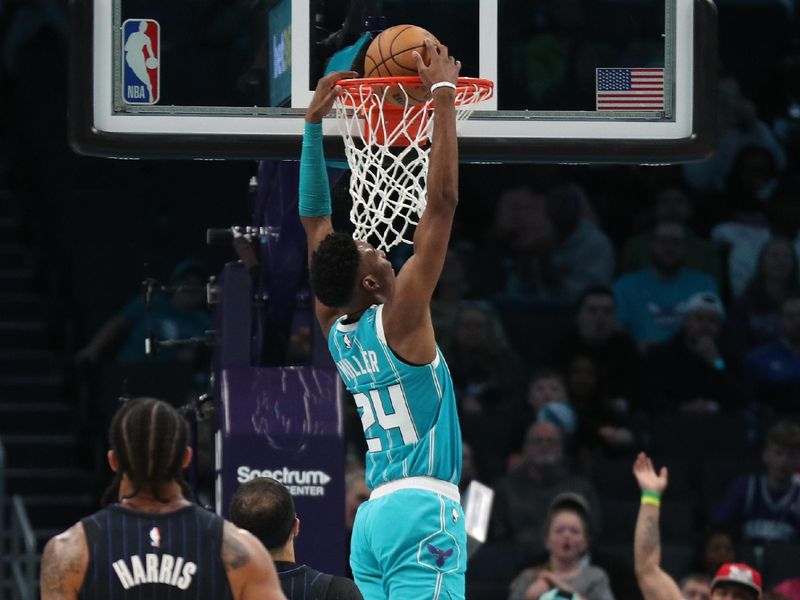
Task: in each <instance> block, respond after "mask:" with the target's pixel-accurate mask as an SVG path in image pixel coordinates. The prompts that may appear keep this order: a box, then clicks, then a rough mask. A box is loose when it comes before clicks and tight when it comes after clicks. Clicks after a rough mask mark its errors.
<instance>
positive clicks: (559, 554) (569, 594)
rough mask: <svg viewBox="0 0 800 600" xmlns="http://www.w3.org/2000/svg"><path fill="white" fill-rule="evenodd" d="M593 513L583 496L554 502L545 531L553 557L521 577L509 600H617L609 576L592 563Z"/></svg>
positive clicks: (568, 496)
mask: <svg viewBox="0 0 800 600" xmlns="http://www.w3.org/2000/svg"><path fill="white" fill-rule="evenodd" d="M589 512H590V509H589V503H588V501H587V500H586V498H584V497H583V496H581V495H580V494H576V493H574V492H563V493H561V494H559V495H558V496H556V497H555V498H554V499H553V501H552V502H551V503H550V509H549V511H548V515H547V520H546V522H545V527H544V538H545V546H546V547H547V550H548V551H549V553H550V556H549V558H548V560H547V562H546V563H544V564H543V565H539V566H537V567H533V568H529V569H525V570H524V571H522V573H520V574H519V575H518V576H517V578H516V579H515V580H514V581H513V582H512V584H511V595H510V596H509V600H542V599H557V598H566V599H570V600H572V599H580V600H614V594H613V592H612V591H611V586H610V584H609V580H608V575H606V572H605V571H604V570H603V569H601V568H599V567H597V566H594V565H592V564H591V563H590V558H589Z"/></svg>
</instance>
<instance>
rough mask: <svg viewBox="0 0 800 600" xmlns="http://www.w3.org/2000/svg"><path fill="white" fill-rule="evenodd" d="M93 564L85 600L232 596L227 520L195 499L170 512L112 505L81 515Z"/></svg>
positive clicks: (207, 599) (205, 599)
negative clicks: (225, 558)
mask: <svg viewBox="0 0 800 600" xmlns="http://www.w3.org/2000/svg"><path fill="white" fill-rule="evenodd" d="M81 524H82V525H83V529H84V531H85V532H86V543H87V544H88V546H89V567H88V569H87V571H86V577H84V580H83V586H82V587H81V591H80V598H81V600H133V599H136V600H138V599H140V598H148V599H152V600H187V599H189V598H191V599H192V600H195V599H196V600H226V599H228V600H232V598H233V595H232V594H231V590H230V586H229V585H228V577H227V575H226V573H225V567H224V565H223V563H222V557H221V552H222V527H223V524H224V521H223V519H222V518H220V517H218V516H217V515H215V514H213V513H211V512H209V511H207V510H205V509H204V508H201V507H199V506H197V505H192V506H186V507H184V508H180V509H178V510H175V511H172V512H167V513H143V512H137V511H134V510H129V509H127V508H123V507H121V506H119V505H116V504H115V505H112V506H109V507H107V508H105V509H103V510H101V511H99V512H96V513H95V514H93V515H91V516H89V517H86V518H85V519H82V520H81Z"/></svg>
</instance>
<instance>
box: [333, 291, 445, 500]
mask: <svg viewBox="0 0 800 600" xmlns="http://www.w3.org/2000/svg"><path fill="white" fill-rule="evenodd" d="M382 315H383V305H373V306H372V307H370V308H368V309H367V310H366V311H365V312H364V314H363V315H362V316H361V318H360V319H359V320H358V321H357V322H355V323H349V324H345V323H343V322H342V321H343V320H344V318H345V317H341V318H340V319H338V320H337V321H336V323H335V324H334V326H333V327H331V331H330V333H329V335H328V347H329V348H330V351H331V355H332V356H333V360H334V361H335V362H336V367H337V368H338V369H339V374H340V375H341V376H342V379H343V380H344V383H345V385H346V386H347V389H348V390H349V391H350V393H351V394H353V397H354V398H355V402H356V406H357V407H358V412H359V415H360V417H361V425H362V427H363V428H364V435H365V436H366V438H367V456H366V471H367V473H366V480H367V485H368V486H369V488H370V489H374V488H375V487H377V486H379V485H381V484H383V483H386V482H389V481H393V480H395V479H400V478H403V477H434V478H436V479H440V480H442V481H449V482H450V483H454V484H456V485H458V482H459V479H460V478H461V428H460V427H459V425H458V413H457V411H456V397H455V392H454V391H453V380H452V378H451V377H450V371H449V370H448V368H447V363H445V361H444V357H443V356H442V353H441V351H440V350H439V348H438V347H437V348H436V358H435V359H434V360H433V362H431V363H430V364H427V365H421V366H417V365H411V364H409V363H407V362H405V361H403V360H401V359H400V358H398V357H397V356H396V355H395V354H394V352H392V349H391V348H389V345H388V344H387V343H386V336H385V335H384V331H383V317H382Z"/></svg>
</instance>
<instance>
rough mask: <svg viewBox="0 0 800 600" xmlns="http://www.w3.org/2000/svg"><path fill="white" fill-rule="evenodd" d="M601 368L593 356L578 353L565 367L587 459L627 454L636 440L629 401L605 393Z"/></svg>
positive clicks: (578, 437) (580, 443)
mask: <svg viewBox="0 0 800 600" xmlns="http://www.w3.org/2000/svg"><path fill="white" fill-rule="evenodd" d="M599 370H600V369H599V368H598V366H597V365H596V364H595V360H594V359H593V358H592V357H591V356H582V355H580V354H576V355H574V356H573V357H572V359H571V360H570V362H569V364H568V365H567V371H566V373H567V375H566V383H567V393H568V394H569V398H570V401H571V404H572V406H573V408H574V410H575V413H576V414H577V415H579V418H578V430H577V434H576V445H577V446H578V449H579V451H580V454H581V458H583V459H586V460H588V461H591V460H592V459H594V458H599V457H600V456H606V457H616V456H620V455H625V454H627V453H628V452H630V450H631V448H632V447H633V444H634V442H635V437H634V434H633V429H634V423H633V421H634V419H635V418H634V416H633V415H631V414H630V411H629V406H628V402H627V401H626V400H625V399H624V398H609V397H608V396H606V395H605V394H604V393H603V389H602V387H601V383H600V375H599Z"/></svg>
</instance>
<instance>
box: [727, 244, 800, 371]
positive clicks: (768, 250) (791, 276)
mask: <svg viewBox="0 0 800 600" xmlns="http://www.w3.org/2000/svg"><path fill="white" fill-rule="evenodd" d="M798 287H800V275H798V266H797V257H796V255H795V251H794V247H793V244H792V242H791V240H789V239H788V238H785V237H781V236H775V237H773V238H772V239H770V240H769V241H768V242H767V243H766V244H764V246H763V247H762V248H761V252H760V253H759V256H758V267H757V269H756V273H755V275H754V276H753V278H752V279H751V280H750V283H749V284H748V285H747V287H746V288H745V291H744V293H743V294H742V296H741V297H740V298H739V299H738V300H737V301H736V303H735V304H734V306H733V309H732V310H731V320H730V323H729V330H730V338H731V348H732V349H733V350H734V352H735V353H736V355H737V356H739V357H742V356H745V355H746V354H747V353H748V352H749V351H750V350H752V349H753V348H756V347H757V346H761V345H764V344H768V343H770V342H773V341H775V339H777V338H778V337H779V336H780V313H781V303H782V302H783V300H784V298H785V297H786V296H787V294H789V293H791V292H793V291H796V290H797V289H798Z"/></svg>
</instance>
